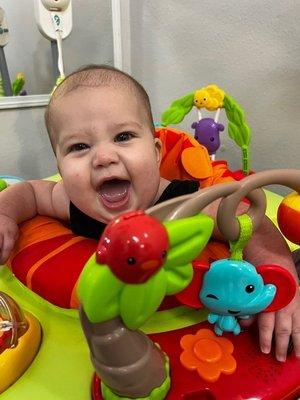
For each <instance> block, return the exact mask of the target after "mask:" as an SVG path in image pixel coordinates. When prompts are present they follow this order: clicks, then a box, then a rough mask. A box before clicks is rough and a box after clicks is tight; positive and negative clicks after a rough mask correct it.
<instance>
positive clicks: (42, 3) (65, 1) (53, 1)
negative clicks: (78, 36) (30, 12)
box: [34, 0, 72, 40]
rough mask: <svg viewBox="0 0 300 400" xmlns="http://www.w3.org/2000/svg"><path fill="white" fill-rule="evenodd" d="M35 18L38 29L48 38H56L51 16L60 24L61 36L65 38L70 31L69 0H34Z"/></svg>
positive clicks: (70, 8)
mask: <svg viewBox="0 0 300 400" xmlns="http://www.w3.org/2000/svg"><path fill="white" fill-rule="evenodd" d="M34 10H35V18H36V22H37V26H38V28H39V31H40V32H41V34H42V35H43V36H45V38H46V39H48V40H56V37H57V36H56V34H55V29H54V25H53V21H52V18H53V17H54V20H55V23H56V25H57V26H60V27H61V28H60V32H61V38H62V39H65V38H66V37H68V36H69V35H70V33H71V31H72V2H71V0H34Z"/></svg>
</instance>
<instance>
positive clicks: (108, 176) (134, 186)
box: [53, 86, 161, 222]
mask: <svg viewBox="0 0 300 400" xmlns="http://www.w3.org/2000/svg"><path fill="white" fill-rule="evenodd" d="M53 107H54V108H53V120H54V122H53V128H54V129H53V131H54V132H55V133H54V142H55V150H56V156H57V161H58V167H59V171H60V173H61V175H62V178H63V182H64V186H65V189H66V192H67V194H68V195H69V198H70V200H71V201H72V202H73V203H74V204H75V205H76V206H77V207H78V208H79V209H80V210H81V211H83V212H84V213H86V214H87V215H89V216H90V217H92V218H95V219H97V220H98V221H102V222H108V221H110V220H111V219H112V218H114V217H116V216H117V215H119V214H120V213H123V212H125V211H130V210H136V209H146V208H148V207H149V206H150V205H152V204H153V202H154V201H155V200H156V198H157V194H158V188H159V182H160V174H159V164H160V147H161V144H160V142H159V140H157V139H154V137H153V133H152V131H151V127H150V123H149V120H148V118H147V113H146V111H145V109H144V107H143V106H141V105H139V101H138V98H137V96H135V95H134V94H133V93H132V92H131V91H130V90H129V89H127V88H125V87H122V86H120V88H115V87H100V88H99V87H96V88H90V87H79V88H77V89H75V90H73V91H71V92H70V93H68V94H66V95H65V96H63V97H62V98H61V99H57V100H56V101H55V104H54V105H53Z"/></svg>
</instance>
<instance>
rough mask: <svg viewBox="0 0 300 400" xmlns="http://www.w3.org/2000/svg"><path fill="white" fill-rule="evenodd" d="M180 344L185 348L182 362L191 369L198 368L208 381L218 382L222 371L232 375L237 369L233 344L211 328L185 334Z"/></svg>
mask: <svg viewBox="0 0 300 400" xmlns="http://www.w3.org/2000/svg"><path fill="white" fill-rule="evenodd" d="M180 346H181V347H182V348H183V350H184V351H183V352H182V353H181V355H180V362H181V364H182V365H183V366H184V367H185V368H187V369H189V370H197V372H198V374H199V375H200V376H201V378H203V379H204V380H206V381H208V382H216V381H217V380H218V379H219V377H220V374H221V373H223V374H225V375H230V374H233V373H234V372H235V370H236V361H235V359H234V357H233V356H232V353H233V344H232V343H231V341H230V340H228V339H225V338H220V337H218V336H216V335H215V334H214V333H213V332H212V331H210V330H209V329H200V330H199V331H198V332H197V333H196V335H185V336H183V337H182V339H181V341H180Z"/></svg>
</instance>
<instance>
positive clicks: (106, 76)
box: [45, 64, 154, 150]
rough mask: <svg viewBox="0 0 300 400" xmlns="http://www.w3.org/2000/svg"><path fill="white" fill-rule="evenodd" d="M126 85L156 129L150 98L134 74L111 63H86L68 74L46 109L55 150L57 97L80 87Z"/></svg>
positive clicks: (151, 125) (46, 118) (48, 128)
mask: <svg viewBox="0 0 300 400" xmlns="http://www.w3.org/2000/svg"><path fill="white" fill-rule="evenodd" d="M120 85H123V86H125V87H126V88H128V89H129V90H132V91H133V92H134V94H135V95H136V96H137V97H138V98H139V101H140V104H142V106H143V107H144V108H145V111H146V114H147V118H148V119H149V124H150V127H151V129H154V122H153V116H152V111H151V105H150V100H149V97H148V94H147V92H146V90H145V89H144V88H143V86H142V85H141V84H140V83H139V82H138V81H137V80H136V79H134V78H133V77H132V76H130V75H128V74H127V73H126V72H123V71H121V70H119V69H117V68H115V67H112V66H109V65H94V64H91V65H86V66H84V67H81V68H79V69H77V70H76V71H74V72H72V73H71V74H70V75H68V76H67V77H66V78H65V79H64V80H63V81H62V82H61V83H60V84H59V85H58V86H57V88H56V89H55V90H54V92H53V93H52V96H51V98H50V101H49V104H48V105H47V107H46V111H45V124H46V128H47V131H48V135H49V138H50V141H51V145H52V148H53V150H55V148H54V143H53V132H52V125H53V124H52V113H53V106H54V104H55V101H56V100H57V99H61V98H62V97H63V96H65V95H66V94H68V93H69V92H71V91H72V90H75V89H77V88H79V87H104V86H115V87H120Z"/></svg>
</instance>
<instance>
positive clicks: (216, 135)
mask: <svg viewBox="0 0 300 400" xmlns="http://www.w3.org/2000/svg"><path fill="white" fill-rule="evenodd" d="M191 128H193V129H195V134H194V138H195V139H196V140H197V141H198V142H199V143H200V144H202V145H203V146H205V147H206V148H207V151H208V154H209V155H210V157H211V159H212V160H214V159H215V154H216V152H217V150H218V149H219V147H220V146H221V141H220V132H223V131H224V125H222V124H219V123H218V122H215V121H214V120H213V119H212V118H203V119H200V121H198V122H193V123H192V125H191Z"/></svg>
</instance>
